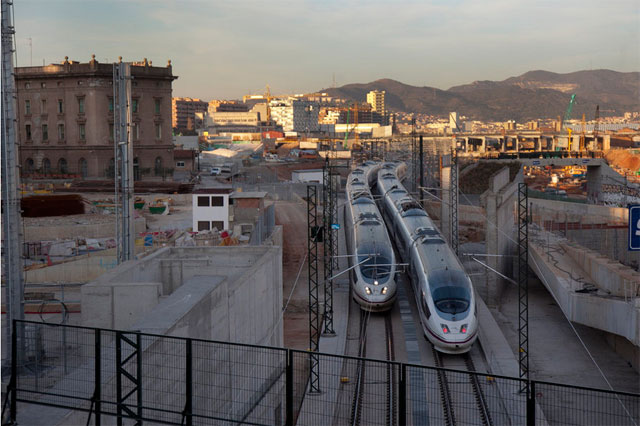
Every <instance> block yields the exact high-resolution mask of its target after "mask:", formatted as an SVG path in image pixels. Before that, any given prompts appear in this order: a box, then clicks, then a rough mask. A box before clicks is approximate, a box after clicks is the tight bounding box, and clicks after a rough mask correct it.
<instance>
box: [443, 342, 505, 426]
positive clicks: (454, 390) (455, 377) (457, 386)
mask: <svg viewBox="0 0 640 426" xmlns="http://www.w3.org/2000/svg"><path fill="white" fill-rule="evenodd" d="M432 351H433V357H434V360H435V364H436V367H441V368H450V369H456V370H467V371H469V372H470V373H468V374H467V373H463V372H453V371H445V370H437V376H438V387H439V390H440V399H441V403H442V411H443V419H444V423H445V424H446V425H451V426H453V425H484V426H492V425H493V424H494V423H493V420H492V418H491V412H490V410H489V404H488V403H487V398H486V396H485V393H484V390H483V388H482V385H481V384H480V381H479V380H478V376H477V375H476V374H472V372H474V371H476V368H475V366H474V364H473V359H472V358H471V356H470V355H469V353H465V354H463V355H446V354H442V353H440V352H438V351H436V349H435V348H434V347H433V346H432Z"/></svg>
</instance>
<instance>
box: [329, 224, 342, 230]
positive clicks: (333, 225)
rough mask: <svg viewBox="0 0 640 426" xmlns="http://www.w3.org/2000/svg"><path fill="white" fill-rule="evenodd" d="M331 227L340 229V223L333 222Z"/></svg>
mask: <svg viewBox="0 0 640 426" xmlns="http://www.w3.org/2000/svg"><path fill="white" fill-rule="evenodd" d="M331 229H335V230H338V229H340V224H339V223H332V224H331Z"/></svg>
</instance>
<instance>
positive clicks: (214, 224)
mask: <svg viewBox="0 0 640 426" xmlns="http://www.w3.org/2000/svg"><path fill="white" fill-rule="evenodd" d="M213 228H216V229H217V230H218V231H222V230H223V229H224V222H223V221H221V220H214V221H213V222H211V229H213Z"/></svg>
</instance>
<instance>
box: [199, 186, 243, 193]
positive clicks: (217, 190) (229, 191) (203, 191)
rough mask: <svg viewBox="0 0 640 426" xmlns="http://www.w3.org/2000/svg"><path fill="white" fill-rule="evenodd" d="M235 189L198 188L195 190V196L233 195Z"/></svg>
mask: <svg viewBox="0 0 640 426" xmlns="http://www.w3.org/2000/svg"><path fill="white" fill-rule="evenodd" d="M232 192H233V188H230V187H229V188H198V189H194V190H193V194H231V193H232Z"/></svg>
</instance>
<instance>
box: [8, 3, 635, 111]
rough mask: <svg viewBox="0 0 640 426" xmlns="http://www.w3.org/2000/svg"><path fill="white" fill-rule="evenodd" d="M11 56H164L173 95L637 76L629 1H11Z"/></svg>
mask: <svg viewBox="0 0 640 426" xmlns="http://www.w3.org/2000/svg"><path fill="white" fill-rule="evenodd" d="M14 8H15V26H16V42H17V47H18V65H19V66H28V65H30V63H31V48H30V46H29V40H28V39H29V38H31V41H32V49H33V65H42V62H43V60H44V62H45V63H47V64H49V63H51V62H60V61H62V60H63V59H64V57H65V56H69V59H73V60H77V61H81V62H87V61H88V60H89V59H90V58H91V54H95V55H96V59H97V60H98V61H110V62H113V61H115V60H116V58H117V57H118V56H122V57H123V58H124V60H125V61H133V60H141V59H142V58H145V57H146V58H148V59H149V60H151V61H153V64H154V65H155V66H164V65H166V63H167V59H171V61H172V64H173V72H174V74H175V75H178V76H179V78H178V80H176V81H175V82H174V85H173V93H174V96H190V97H200V98H203V99H205V100H210V99H214V98H219V99H224V98H228V99H231V98H239V97H241V96H242V95H244V94H247V93H262V92H263V91H264V87H265V85H266V84H269V85H270V86H271V91H272V93H275V94H280V93H302V92H310V91H315V90H319V89H321V88H325V87H330V86H332V84H333V76H334V74H335V80H336V83H337V85H338V86H341V85H343V84H348V83H366V82H369V81H373V80H376V79H379V78H392V79H395V80H399V81H402V82H403V83H407V84H412V85H416V86H433V87H437V88H441V89H448V88H449V87H451V86H455V85H459V84H465V83H470V82H472V81H475V80H503V79H505V78H508V77H511V76H516V75H520V74H522V73H524V72H526V71H530V70H536V69H544V70H548V71H554V72H560V73H564V72H572V71H579V70H585V69H599V68H607V69H613V70H616V71H640V47H639V46H640V1H638V0H628V1H627V0H622V1H615V0H608V1H604V0H597V1H594V0H563V1H534V0H501V1H494V0H485V1H478V0H476V1H472V0H468V1H467V0H438V1H406V0H402V1H392V0H386V1H378V0H368V1H351V0H340V1H338V0H318V1H280V0H273V1H268V0H256V1H243V0H229V1H220V0H182V1H170V0H16V1H15V5H14Z"/></svg>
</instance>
